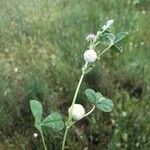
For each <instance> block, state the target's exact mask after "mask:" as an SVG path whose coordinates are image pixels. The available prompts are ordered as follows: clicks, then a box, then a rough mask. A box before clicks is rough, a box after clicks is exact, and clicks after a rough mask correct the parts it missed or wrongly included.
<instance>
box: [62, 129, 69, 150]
mask: <svg viewBox="0 0 150 150" xmlns="http://www.w3.org/2000/svg"><path fill="white" fill-rule="evenodd" d="M68 131H69V128H68V127H67V128H66V130H65V134H64V138H63V144H62V148H61V149H62V150H64V148H65V143H66V138H67V134H68Z"/></svg>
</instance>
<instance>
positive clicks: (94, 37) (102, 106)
mask: <svg viewBox="0 0 150 150" xmlns="http://www.w3.org/2000/svg"><path fill="white" fill-rule="evenodd" d="M113 22H114V21H113V20H108V21H107V22H106V24H105V25H104V26H102V27H101V29H99V31H98V32H97V33H96V34H92V33H90V34H88V35H87V37H86V41H87V42H88V44H89V47H88V50H86V51H85V52H84V54H83V58H84V60H85V64H84V65H83V67H82V69H81V72H82V74H81V77H80V80H79V82H78V85H77V88H76V91H75V94H74V97H73V99H72V104H71V106H70V108H69V109H68V118H67V120H66V121H64V119H63V117H62V115H61V114H60V113H58V112H52V113H51V114H49V115H48V116H47V117H46V118H44V119H43V118H42V112H43V109H42V105H41V103H40V102H38V101H37V100H31V101H30V107H31V111H32V114H33V116H34V119H35V127H36V128H37V130H38V131H39V132H40V134H41V137H42V142H43V146H44V149H45V150H47V147H46V144H45V140H44V135H43V132H42V128H43V127H46V128H51V129H52V130H54V131H59V130H62V129H63V128H65V133H64V138H63V141H62V148H61V149H62V150H64V149H65V143H66V138H67V134H68V131H69V129H70V128H71V127H72V125H74V124H75V123H76V122H77V121H79V120H81V119H82V118H84V117H87V116H88V115H90V114H91V113H92V112H93V111H94V110H96V109H97V110H100V111H103V112H111V111H112V110H113V108H114V104H113V102H112V100H110V99H109V98H107V97H105V96H104V95H103V94H102V93H100V92H99V91H94V90H93V89H90V88H88V89H85V95H86V97H87V100H88V101H89V103H91V105H92V108H91V110H90V111H88V112H86V110H85V109H84V107H83V106H82V105H81V104H76V99H77V95H78V92H79V89H80V86H81V83H82V81H83V78H84V76H85V75H86V74H88V73H89V72H90V71H91V70H92V69H93V67H92V66H93V63H94V62H95V61H96V60H98V59H99V58H100V57H101V56H102V55H103V54H104V53H105V52H107V51H108V50H109V49H113V50H114V49H115V50H118V51H119V52H122V51H123V47H122V45H121V42H122V40H123V39H124V38H125V37H126V35H127V33H125V32H121V33H119V34H117V35H114V34H113V33H112V32H111V30H110V28H111V26H112V25H113ZM99 44H103V45H104V46H105V49H104V50H103V51H97V50H96V47H97V46H98V45H99Z"/></svg>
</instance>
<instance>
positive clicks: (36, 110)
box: [30, 100, 42, 124]
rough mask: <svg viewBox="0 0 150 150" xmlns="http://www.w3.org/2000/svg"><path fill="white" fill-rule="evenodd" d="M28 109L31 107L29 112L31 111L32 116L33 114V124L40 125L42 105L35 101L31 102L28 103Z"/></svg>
mask: <svg viewBox="0 0 150 150" xmlns="http://www.w3.org/2000/svg"><path fill="white" fill-rule="evenodd" d="M30 107H31V111H32V114H33V116H34V119H35V124H39V123H41V119H42V105H41V103H40V102H38V101H36V100H31V101H30Z"/></svg>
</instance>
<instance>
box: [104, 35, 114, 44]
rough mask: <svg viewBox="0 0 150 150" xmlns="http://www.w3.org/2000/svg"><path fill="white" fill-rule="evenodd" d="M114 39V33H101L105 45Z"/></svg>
mask: <svg viewBox="0 0 150 150" xmlns="http://www.w3.org/2000/svg"><path fill="white" fill-rule="evenodd" d="M114 41H115V35H114V34H112V33H105V34H104V35H103V38H102V42H103V43H104V44H105V45H110V44H113V43H114Z"/></svg>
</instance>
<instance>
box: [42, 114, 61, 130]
mask: <svg viewBox="0 0 150 150" xmlns="http://www.w3.org/2000/svg"><path fill="white" fill-rule="evenodd" d="M41 125H42V126H44V127H47V128H52V129H53V130H54V131H59V130H61V129H63V128H64V122H63V121H62V116H61V114H59V113H58V112H53V113H51V114H50V115H48V116H47V117H46V118H45V119H44V120H43V121H42V124H41Z"/></svg>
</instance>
